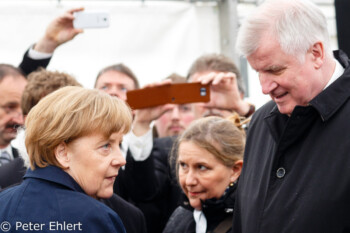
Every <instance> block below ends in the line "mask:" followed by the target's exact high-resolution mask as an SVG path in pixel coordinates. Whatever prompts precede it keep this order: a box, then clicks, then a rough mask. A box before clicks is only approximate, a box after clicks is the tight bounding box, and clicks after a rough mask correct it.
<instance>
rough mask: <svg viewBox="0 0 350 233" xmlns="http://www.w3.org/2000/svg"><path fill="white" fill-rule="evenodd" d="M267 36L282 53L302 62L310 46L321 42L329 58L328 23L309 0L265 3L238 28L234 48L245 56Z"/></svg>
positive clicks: (330, 52)
mask: <svg viewBox="0 0 350 233" xmlns="http://www.w3.org/2000/svg"><path fill="white" fill-rule="evenodd" d="M266 35H270V36H271V37H272V38H276V39H277V41H278V42H279V44H280V46H281V49H282V51H284V52H285V53H287V54H290V55H295V56H296V57H298V59H299V60H300V61H301V62H303V61H304V55H305V54H306V52H307V51H308V50H309V49H310V47H311V46H312V45H313V44H314V43H316V42H318V41H320V42H322V43H323V46H324V50H325V52H326V54H328V55H330V56H332V50H331V48H330V42H329V34H328V29H327V20H326V17H325V16H324V14H323V13H322V11H321V10H320V9H319V8H318V7H317V6H316V5H315V4H314V3H312V2H310V1H309V0H267V1H266V2H265V3H263V4H262V5H261V6H259V7H258V8H257V9H256V12H254V13H253V14H252V15H250V16H249V17H248V18H247V19H246V20H245V21H244V22H243V24H242V26H241V27H240V29H239V32H238V37H237V43H236V48H237V50H238V52H239V53H241V54H242V55H243V56H245V57H247V56H249V55H251V54H252V53H254V52H255V51H256V50H257V49H258V48H259V46H260V45H261V44H262V43H263V41H261V38H266V37H264V36H266Z"/></svg>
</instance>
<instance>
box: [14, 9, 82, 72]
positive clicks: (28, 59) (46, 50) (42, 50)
mask: <svg viewBox="0 0 350 233" xmlns="http://www.w3.org/2000/svg"><path fill="white" fill-rule="evenodd" d="M83 10H84V8H75V9H71V10H68V11H67V12H65V13H64V14H63V15H61V16H59V17H57V18H55V19H54V20H53V21H51V22H50V24H49V25H48V26H47V27H46V30H45V33H44V35H43V36H42V37H41V38H40V39H39V40H38V41H37V42H36V43H35V44H34V45H32V46H31V47H30V48H29V49H28V50H27V51H26V52H25V54H24V56H23V59H22V61H21V63H20V65H19V68H20V69H21V70H22V72H23V73H25V74H26V75H28V74H30V73H31V72H33V71H35V70H37V69H38V68H39V67H43V68H46V67H47V66H48V65H49V63H50V60H51V57H52V56H53V53H54V51H55V50H56V49H57V48H58V47H59V46H60V45H62V44H64V43H66V42H68V41H71V40H73V39H74V38H75V37H76V36H77V35H79V34H81V33H83V30H82V29H78V28H74V27H73V20H74V15H73V14H74V12H79V11H83Z"/></svg>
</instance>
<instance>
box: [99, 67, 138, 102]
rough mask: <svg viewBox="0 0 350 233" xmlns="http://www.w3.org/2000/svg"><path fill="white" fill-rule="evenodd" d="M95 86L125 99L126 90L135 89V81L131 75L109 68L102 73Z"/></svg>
mask: <svg viewBox="0 0 350 233" xmlns="http://www.w3.org/2000/svg"><path fill="white" fill-rule="evenodd" d="M95 88H97V89H99V90H102V91H104V92H107V93H108V94H110V95H112V96H117V97H118V98H119V99H121V100H124V101H125V100H126V92H127V91H131V90H134V89H135V83H134V81H133V80H132V79H131V78H130V77H129V76H127V75H125V74H123V73H120V72H118V71H114V70H109V71H106V72H104V73H103V74H101V75H100V77H99V78H98V80H97V82H96V87H95Z"/></svg>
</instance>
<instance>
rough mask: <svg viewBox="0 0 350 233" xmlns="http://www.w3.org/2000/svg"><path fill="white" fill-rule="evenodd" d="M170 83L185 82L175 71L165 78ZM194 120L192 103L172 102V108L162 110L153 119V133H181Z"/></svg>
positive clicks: (156, 135) (165, 135)
mask: <svg viewBox="0 0 350 233" xmlns="http://www.w3.org/2000/svg"><path fill="white" fill-rule="evenodd" d="M167 79H169V80H171V83H173V84H176V83H187V80H186V78H185V77H182V76H180V75H178V74H176V73H173V74H171V75H170V76H168V77H167V78H166V80H167ZM193 120H194V114H193V109H192V104H172V108H170V109H169V110H168V111H166V112H164V113H163V114H162V115H161V116H159V117H158V118H157V119H155V121H154V127H153V134H154V136H155V137H161V138H162V137H172V136H178V135H179V134H181V133H182V132H183V131H184V130H185V129H186V128H187V126H188V125H189V124H191V122H192V121H193Z"/></svg>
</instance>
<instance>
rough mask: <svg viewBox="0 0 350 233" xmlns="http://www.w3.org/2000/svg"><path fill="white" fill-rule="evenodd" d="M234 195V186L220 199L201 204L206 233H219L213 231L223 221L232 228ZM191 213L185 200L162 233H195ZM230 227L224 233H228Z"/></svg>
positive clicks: (194, 223) (190, 208)
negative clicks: (205, 221)
mask: <svg viewBox="0 0 350 233" xmlns="http://www.w3.org/2000/svg"><path fill="white" fill-rule="evenodd" d="M235 195H236V185H234V186H233V187H230V188H229V189H228V190H227V191H226V193H225V194H224V195H223V197H222V198H221V199H219V200H217V199H214V198H213V199H209V200H205V201H204V202H202V211H203V213H204V215H205V217H206V219H207V233H214V232H215V233H219V232H218V231H214V230H217V227H218V226H219V224H220V223H222V222H223V221H225V220H226V221H227V220H229V223H231V224H230V225H231V226H232V215H233V207H234V204H235ZM193 211H194V209H193V208H192V207H191V206H190V204H189V202H188V199H187V198H186V201H185V202H184V203H183V204H182V205H181V206H179V207H178V208H176V210H175V211H174V212H173V214H172V215H171V217H170V219H169V221H168V223H167V225H166V227H165V229H164V231H163V233H195V232H196V222H195V220H194V218H193ZM231 226H230V227H229V228H228V229H227V230H225V232H224V233H226V232H230V230H231ZM220 233H222V232H220Z"/></svg>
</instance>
